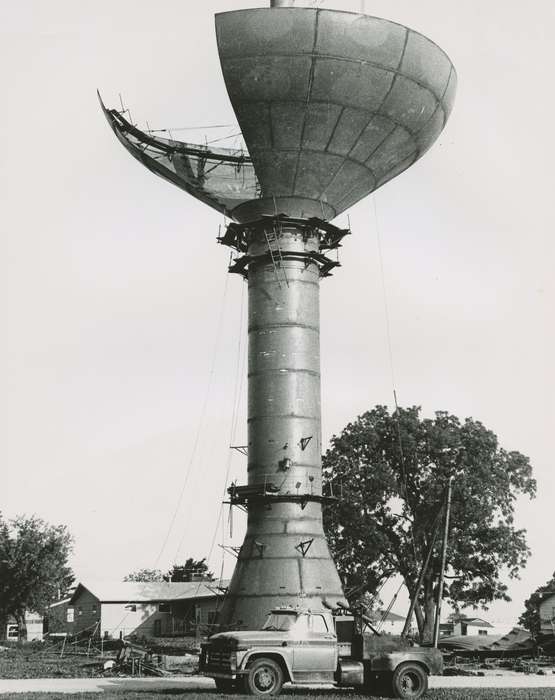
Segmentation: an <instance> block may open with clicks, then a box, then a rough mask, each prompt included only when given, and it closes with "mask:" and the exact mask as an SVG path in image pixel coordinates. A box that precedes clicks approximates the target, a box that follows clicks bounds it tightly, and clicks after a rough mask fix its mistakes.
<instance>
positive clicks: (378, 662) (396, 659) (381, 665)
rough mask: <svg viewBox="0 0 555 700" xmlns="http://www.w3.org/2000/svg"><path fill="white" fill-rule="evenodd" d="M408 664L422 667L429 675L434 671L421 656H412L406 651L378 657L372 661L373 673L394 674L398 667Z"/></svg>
mask: <svg viewBox="0 0 555 700" xmlns="http://www.w3.org/2000/svg"><path fill="white" fill-rule="evenodd" d="M407 662H410V663H413V664H418V665H419V666H422V668H423V669H424V670H425V671H426V673H427V674H428V675H429V674H430V672H431V671H432V669H430V665H429V664H428V663H427V662H426V660H425V659H424V658H422V656H420V655H419V654H410V653H407V652H406V651H403V652H400V653H396V652H390V653H388V654H384V655H383V656H376V657H375V658H373V659H372V671H387V672H389V673H393V671H395V669H396V668H397V666H400V665H401V664H404V663H407Z"/></svg>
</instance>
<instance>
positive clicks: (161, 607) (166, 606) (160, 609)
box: [158, 603, 171, 612]
mask: <svg viewBox="0 0 555 700" xmlns="http://www.w3.org/2000/svg"><path fill="white" fill-rule="evenodd" d="M158 612H171V608H170V604H169V603H160V604H159V605H158Z"/></svg>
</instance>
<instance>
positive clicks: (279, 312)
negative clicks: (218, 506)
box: [221, 227, 344, 628]
mask: <svg viewBox="0 0 555 700" xmlns="http://www.w3.org/2000/svg"><path fill="white" fill-rule="evenodd" d="M267 234H268V239H267V238H266V235H265V234H264V233H263V232H262V233H261V232H259V233H258V234H257V236H256V238H255V239H254V240H252V241H251V242H250V245H249V250H248V255H249V256H251V257H252V258H254V260H253V261H252V262H251V263H250V265H249V370H248V371H249V377H248V397H249V398H248V443H249V448H248V454H249V458H248V484H249V486H253V487H255V486H258V485H266V487H267V490H268V489H270V490H271V489H275V493H276V495H277V496H279V498H280V501H279V502H276V501H272V500H269V501H268V502H263V503H249V505H248V527H247V533H246V536H245V541H244V543H243V546H242V548H241V552H240V554H239V558H238V562H237V566H236V569H235V573H234V575H233V579H232V582H231V585H230V589H229V592H228V595H227V597H226V601H225V604H224V607H223V610H222V615H221V622H222V624H223V625H231V626H238V627H241V626H246V627H249V628H252V627H256V626H259V625H260V624H261V623H262V622H263V620H264V618H265V616H266V614H267V613H268V612H269V611H270V610H271V608H272V607H276V606H280V605H293V606H297V605H303V606H304V605H306V606H308V607H311V608H313V609H314V608H321V607H322V601H323V600H324V599H325V600H327V602H328V603H329V604H331V605H335V604H336V602H337V601H338V600H343V599H344V596H343V592H342V588H341V582H340V580H339V576H338V574H337V571H336V568H335V564H334V563H333V560H332V559H331V556H330V553H329V550H328V546H327V542H326V539H325V536H324V531H323V526H322V505H321V503H320V502H318V501H314V500H310V497H318V496H321V495H322V463H321V454H322V439H321V415H320V338H319V330H320V318H319V285H320V276H319V269H318V265H317V264H316V263H315V262H314V261H312V260H310V259H307V258H306V253H309V252H311V251H315V252H317V251H318V250H319V241H318V236H317V235H316V234H315V235H306V234H305V235H303V233H301V232H299V231H297V230H295V228H294V227H291V228H289V229H287V228H285V229H282V230H281V232H280V233H279V235H277V237H276V235H275V233H274V232H273V230H272V229H269V230H268V232H267ZM269 247H270V248H271V249H272V251H273V256H274V262H273V261H272V260H271V258H269V257H268V248H269ZM296 255H298V257H295V256H296ZM301 495H305V496H307V497H308V498H307V500H306V501H305V502H303V503H301V502H299V501H298V497H299V496H301ZM287 497H292V498H291V500H290V501H288V500H287Z"/></svg>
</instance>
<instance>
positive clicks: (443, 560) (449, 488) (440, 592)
mask: <svg viewBox="0 0 555 700" xmlns="http://www.w3.org/2000/svg"><path fill="white" fill-rule="evenodd" d="M454 478H455V477H454V476H450V477H449V482H448V484H447V504H446V506H445V525H444V528H443V544H442V547H441V571H440V572H439V585H438V589H437V605H436V619H435V625H434V648H436V649H437V644H438V641H439V623H440V618H441V603H442V602H443V582H444V580H445V563H446V560H447V543H448V539H449V519H450V517H451V494H452V491H453V480H454Z"/></svg>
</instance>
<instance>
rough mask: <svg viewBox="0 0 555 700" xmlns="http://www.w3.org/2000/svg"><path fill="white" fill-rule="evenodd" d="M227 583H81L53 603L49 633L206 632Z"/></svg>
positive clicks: (147, 634) (157, 634)
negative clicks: (67, 594)
mask: <svg viewBox="0 0 555 700" xmlns="http://www.w3.org/2000/svg"><path fill="white" fill-rule="evenodd" d="M225 585H227V582H222V583H221V584H219V583H218V582H216V581H194V582H187V583H166V582H148V583H136V582H113V583H102V584H94V585H90V586H89V585H85V584H83V583H79V585H78V586H77V587H76V589H75V591H74V592H73V594H72V595H71V597H70V598H67V599H66V600H63V601H59V602H58V603H54V605H52V606H50V608H49V614H48V632H49V634H51V635H56V634H68V635H71V636H76V635H83V636H91V635H93V636H102V637H104V638H112V639H117V638H123V637H127V636H129V635H138V636H142V637H164V636H183V635H190V634H195V633H197V632H199V631H200V632H207V631H209V630H210V627H211V626H212V625H213V624H214V623H215V618H216V612H217V608H218V602H219V600H220V599H221V597H222V596H223V590H224V588H223V587H224V586H225Z"/></svg>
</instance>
